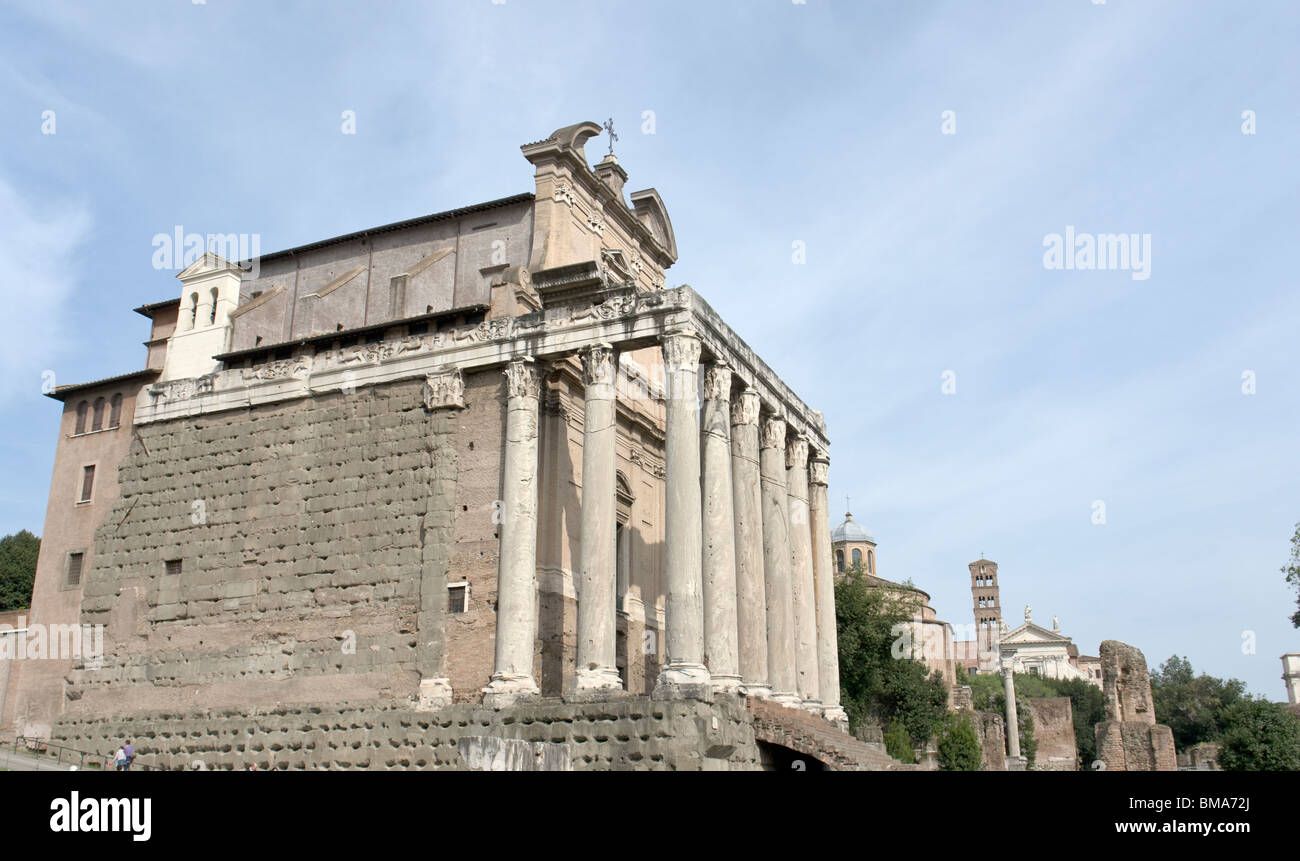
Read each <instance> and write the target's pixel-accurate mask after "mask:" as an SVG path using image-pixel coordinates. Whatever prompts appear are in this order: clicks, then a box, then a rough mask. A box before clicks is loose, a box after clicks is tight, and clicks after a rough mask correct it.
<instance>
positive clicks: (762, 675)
mask: <svg viewBox="0 0 1300 861" xmlns="http://www.w3.org/2000/svg"><path fill="white" fill-rule="evenodd" d="M731 496H732V500H733V502H734V504H735V519H736V530H735V532H736V635H737V641H738V646H739V651H740V656H739V657H740V678H741V680H742V681H743V682H744V685H745V692H746V693H748V694H751V695H753V696H757V697H768V696H771V694H772V688H771V687H769V686H768V683H767V589H766V587H765V586H764V584H763V491H762V490H761V489H760V487H759V470H758V392H756V391H754V390H753V389H746V390H745V391H743V392H741V393H740V394H739V395H738V396H737V397H736V399H735V400H734V401H732V402H731Z"/></svg>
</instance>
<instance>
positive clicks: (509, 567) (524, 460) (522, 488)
mask: <svg viewBox="0 0 1300 861" xmlns="http://www.w3.org/2000/svg"><path fill="white" fill-rule="evenodd" d="M505 375H506V394H507V400H506V448H505V456H504V458H503V460H502V465H501V485H502V486H501V502H502V519H501V555H500V558H499V561H498V564H497V630H496V663H495V665H494V672H493V673H492V680H491V681H490V682H489V683H488V686H487V687H486V688H484V689H483V704H484V705H487V706H491V707H492V708H502V707H504V706H508V705H511V704H512V703H514V702H516V701H518V700H520V699H523V698H527V697H532V696H536V695H537V694H538V693H539V689H538V687H537V682H536V681H535V680H534V679H533V644H534V643H535V642H536V639H537V394H538V390H539V378H538V374H537V369H536V368H535V367H534V365H533V360H532V359H531V358H523V359H515V360H514V361H512V362H510V363H509V364H508V365H506V371H505Z"/></svg>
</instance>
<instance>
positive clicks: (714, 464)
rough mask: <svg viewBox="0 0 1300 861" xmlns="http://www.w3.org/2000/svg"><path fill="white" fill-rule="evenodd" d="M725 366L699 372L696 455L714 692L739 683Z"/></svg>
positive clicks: (708, 652)
mask: <svg viewBox="0 0 1300 861" xmlns="http://www.w3.org/2000/svg"><path fill="white" fill-rule="evenodd" d="M730 402H731V369H730V368H728V367H727V366H726V365H725V364H723V363H721V362H718V363H715V364H713V365H710V366H709V367H708V368H706V369H705V371H704V405H703V408H702V410H701V413H700V456H701V459H702V461H703V470H704V479H703V483H702V492H703V494H704V559H703V568H704V658H705V660H704V664H705V666H706V667H707V668H708V670H709V676H710V677H711V679H712V681H713V689H714V690H715V691H734V690H735V689H736V688H738V687H739V686H740V681H741V679H740V668H739V661H738V657H737V649H738V645H737V636H738V635H737V632H736V533H735V529H736V524H735V517H734V516H733V512H732V504H733V500H732V496H731V450H730V449H731V443H730V441H729V437H730V434H729V433H728V425H729V424H730V419H731V416H730V413H731V408H730Z"/></svg>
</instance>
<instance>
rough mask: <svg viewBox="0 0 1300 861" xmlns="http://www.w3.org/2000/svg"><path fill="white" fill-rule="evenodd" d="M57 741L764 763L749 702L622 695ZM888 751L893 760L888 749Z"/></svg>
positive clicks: (245, 758)
mask: <svg viewBox="0 0 1300 861" xmlns="http://www.w3.org/2000/svg"><path fill="white" fill-rule="evenodd" d="M55 738H57V739H60V740H61V741H63V742H64V743H66V744H69V745H71V746H73V747H76V748H78V749H82V750H89V751H96V752H104V753H111V752H112V751H113V750H114V749H115V747H116V746H118V745H120V744H121V743H122V740H123V739H126V738H130V739H132V740H134V741H135V744H136V747H137V748H138V750H139V751H140V753H139V760H138V761H139V763H140V765H142V766H145V767H152V768H167V769H178V768H191V767H193V765H194V763H196V762H198V763H202V765H203V767H204V768H209V769H213V768H215V769H243V768H247V767H248V766H249V765H252V764H256V765H257V766H258V767H259V768H262V769H266V768H281V769H295V770H299V769H377V770H385V769H435V768H436V769H453V770H456V769H464V768H467V767H469V765H470V758H468V757H467V756H466V755H465V754H464V753H463V752H462V751H465V750H466V749H467V748H471V749H472V747H473V746H474V745H475V744H476V742H477V743H479V744H480V745H481V744H482V740H485V739H521V740H524V741H529V742H542V743H547V744H554V745H564V746H565V747H564V748H563V749H561V750H559V751H556V753H557V754H559V757H558V758H560V759H563V760H565V761H566V762H569V763H571V767H572V768H573V770H575V771H596V770H600V771H607V770H632V769H634V770H650V771H660V770H675V771H700V770H742V771H752V770H757V769H758V768H759V767H760V757H759V751H758V747H757V745H756V742H755V736H754V725H753V723H752V722H751V720H750V717H749V714H748V713H747V712H746V710H745V705H744V702H743V698H741V697H739V696H735V695H723V696H720V697H719V698H718V699H717V700H716V701H715V702H713V703H703V702H698V701H693V700H679V701H673V702H665V701H654V700H651V699H650V698H649V697H625V698H621V699H615V700H610V701H607V702H597V703H586V704H579V703H564V702H561V701H558V700H551V699H548V700H542V701H539V702H535V703H527V704H518V705H515V706H513V707H511V708H509V709H505V710H501V711H494V710H493V709H490V708H484V707H482V706H477V705H470V704H463V705H455V706H451V707H449V708H446V709H442V710H439V711H437V712H421V711H415V710H413V709H409V708H402V707H400V706H397V705H392V704H383V703H339V704H331V705H294V706H288V705H286V706H276V707H272V708H267V709H262V710H243V709H233V708H232V709H229V710H221V709H205V710H194V711H187V712H176V713H166V712H162V713H151V714H135V715H131V716H128V717H121V718H116V719H111V720H101V719H96V718H93V717H91V718H77V717H71V716H65V717H63V718H61V719H60V720H59V721H58V722H57V723H56V724H55ZM885 758H886V759H888V757H885Z"/></svg>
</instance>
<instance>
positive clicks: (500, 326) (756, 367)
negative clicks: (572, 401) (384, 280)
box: [135, 287, 830, 457]
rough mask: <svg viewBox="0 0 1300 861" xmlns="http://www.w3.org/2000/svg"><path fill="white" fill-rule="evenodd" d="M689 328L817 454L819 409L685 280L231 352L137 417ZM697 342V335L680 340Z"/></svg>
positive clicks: (626, 347)
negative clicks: (457, 323) (436, 327)
mask: <svg viewBox="0 0 1300 861" xmlns="http://www.w3.org/2000/svg"><path fill="white" fill-rule="evenodd" d="M681 330H693V331H694V332H695V333H696V336H697V337H698V338H699V343H700V344H701V346H702V347H703V349H704V350H705V351H707V353H708V357H709V358H710V359H711V360H713V361H725V362H726V363H727V365H728V366H729V367H730V368H731V371H732V376H733V379H735V380H736V383H737V385H738V386H740V387H741V388H742V389H753V390H754V391H755V392H756V393H757V394H758V396H759V398H760V399H761V400H762V401H763V402H764V404H765V405H766V407H767V411H768V412H770V413H773V414H775V415H777V416H779V417H780V418H781V419H783V420H784V421H785V422H786V423H788V424H789V426H790V432H791V433H793V434H803V435H805V436H807V437H808V440H809V444H810V448H811V450H812V452H811V453H812V454H813V456H822V457H824V456H826V454H827V451H828V448H829V444H830V443H829V440H828V438H827V436H826V431H825V424H824V422H822V421H821V420H820V415H821V414H820V413H817V412H815V411H814V410H812V409H810V408H809V407H808V406H807V405H806V404H804V402H803V401H802V400H800V399H799V398H798V397H797V396H795V394H794V393H793V392H792V391H791V390H790V389H789V387H787V386H786V385H785V384H784V383H783V382H782V381H781V380H780V379H779V378H777V377H776V376H775V374H773V373H772V371H771V369H770V368H769V367H768V365H767V364H766V363H765V362H763V361H762V359H760V358H759V357H758V356H757V355H756V354H755V353H754V352H753V350H751V349H750V348H749V346H748V345H747V344H745V342H744V341H742V340H741V339H740V338H738V337H737V336H736V335H735V334H734V333H733V332H732V330H731V329H730V328H729V327H728V326H727V325H726V324H725V323H724V322H723V321H722V320H721V319H720V318H719V317H718V316H717V314H716V313H715V312H714V311H713V310H712V309H711V308H709V306H708V305H706V304H705V303H704V302H703V300H701V299H700V298H699V295H698V294H696V292H695V291H694V290H692V289H691V288H690V287H676V288H673V289H669V290H659V291H643V292H638V293H624V294H620V295H616V296H612V297H610V298H607V299H606V300H604V301H602V302H600V303H599V304H597V305H594V306H593V305H590V304H585V305H583V304H578V305H559V306H554V307H549V308H547V309H545V310H544V311H539V312H534V313H531V314H524V315H520V316H516V317H502V318H494V319H490V320H484V321H483V322H481V323H479V324H477V325H474V326H464V327H461V328H458V329H450V330H446V331H442V332H436V333H426V334H424V335H405V336H398V335H397V331H400V329H393V328H390V329H388V330H387V334H388V335H389V337H388V338H386V339H385V340H382V341H377V342H371V343H366V344H359V345H354V346H350V347H345V348H342V347H336V348H333V349H328V350H324V351H322V352H320V353H315V352H314V350H313V348H312V345H308V344H303V345H301V346H299V347H298V348H296V349H295V351H294V354H293V356H292V357H290V358H288V359H283V360H279V361H274V362H265V363H262V364H258V365H252V364H251V357H248V356H239V357H237V356H230V357H228V358H229V359H231V360H237V359H242V360H238V361H237V363H234V362H232V363H230V364H227V365H226V366H225V367H224V368H222V369H221V370H219V371H217V372H215V373H214V374H212V375H209V376H210V378H211V379H210V380H208V381H206V382H205V383H204V385H202V386H198V385H195V386H191V387H180V388H175V387H173V388H170V389H166V390H159V391H153V392H150V391H149V390H146V391H145V392H143V396H142V397H140V398H139V399H137V402H136V419H135V420H136V421H137V422H139V423H146V422H152V421H164V420H167V419H173V418H178V417H181V416H190V415H197V414H201V413H208V412H217V411H221V410H228V409H242V408H246V407H249V406H252V405H256V404H261V403H269V402H275V401H283V400H290V399H293V398H301V397H308V396H311V395H313V394H317V393H322V392H330V391H343V392H351V391H354V390H355V389H356V388H358V387H364V386H368V385H376V384H381V383H387V382H393V381H397V380H405V379H412V378H416V379H421V380H422V379H423V378H424V377H426V376H428V375H430V374H434V373H438V372H439V371H445V370H447V369H449V368H451V367H453V366H454V367H457V368H459V369H460V370H461V372H462V373H467V372H470V371H473V370H476V369H480V368H487V367H493V366H495V367H502V366H504V365H505V364H506V363H507V362H509V361H510V360H512V359H514V358H518V357H520V356H532V357H534V358H536V359H538V360H539V361H542V360H556V359H562V358H564V357H566V356H570V355H573V354H574V353H577V352H579V351H581V350H583V349H584V348H588V347H592V346H597V345H600V344H612V345H613V346H614V348H615V349H616V350H619V351H622V352H626V351H630V350H633V349H637V348H640V347H654V346H660V345H662V344H663V341H664V339H665V337H667V336H670V335H671V334H672V333H674V332H678V331H681ZM684 340H692V341H693V340H694V339H684Z"/></svg>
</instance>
